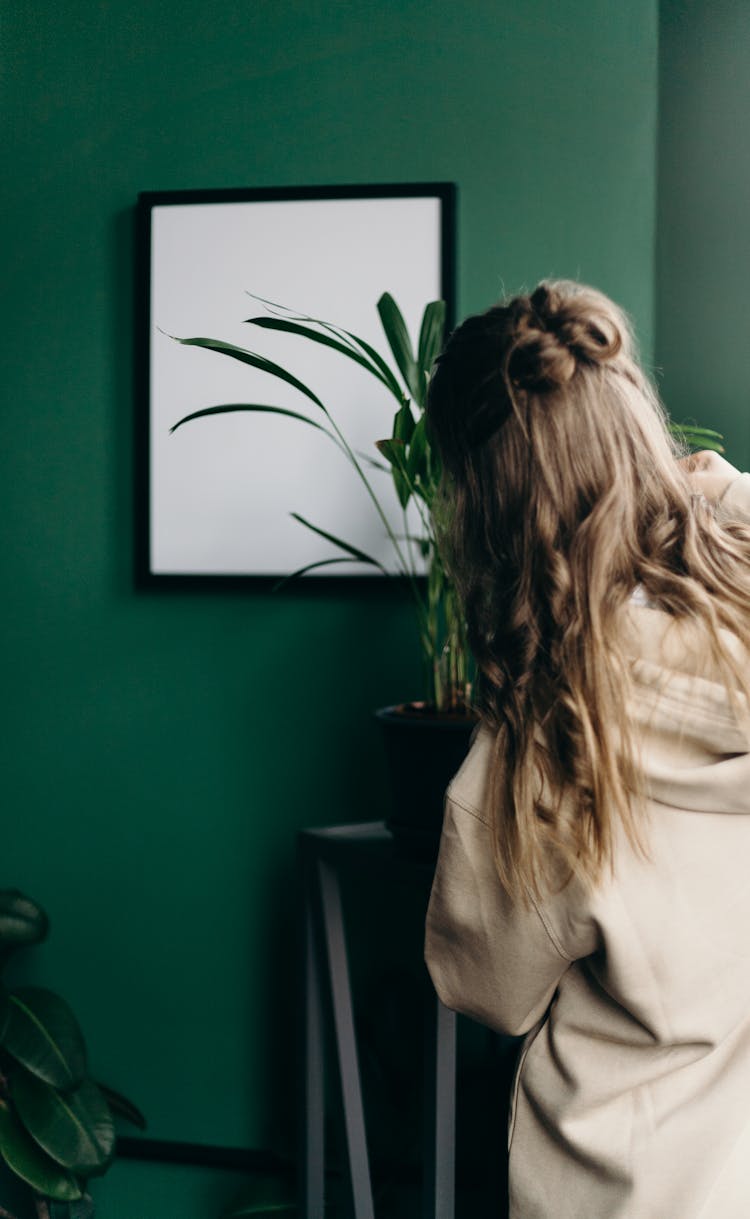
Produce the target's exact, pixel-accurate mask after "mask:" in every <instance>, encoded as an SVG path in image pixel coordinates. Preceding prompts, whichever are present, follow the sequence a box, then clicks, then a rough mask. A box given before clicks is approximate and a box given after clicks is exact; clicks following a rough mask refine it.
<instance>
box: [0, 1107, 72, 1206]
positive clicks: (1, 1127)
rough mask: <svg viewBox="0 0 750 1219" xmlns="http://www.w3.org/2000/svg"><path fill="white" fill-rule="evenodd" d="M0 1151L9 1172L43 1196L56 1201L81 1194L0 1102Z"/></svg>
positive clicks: (65, 1172) (66, 1173)
mask: <svg viewBox="0 0 750 1219" xmlns="http://www.w3.org/2000/svg"><path fill="white" fill-rule="evenodd" d="M0 1154H2V1157H3V1159H4V1160H5V1163H6V1164H7V1165H8V1168H10V1169H11V1171H12V1172H14V1173H15V1174H16V1176H17V1177H20V1178H21V1180H22V1181H25V1182H26V1184H27V1185H30V1186H31V1187H32V1189H35V1190H36V1191H37V1193H39V1194H42V1195H43V1197H45V1198H55V1199H57V1200H58V1201H60V1202H75V1201H77V1200H78V1199H79V1198H82V1197H83V1190H82V1189H81V1185H80V1183H79V1182H78V1181H77V1180H76V1178H75V1176H74V1174H73V1173H72V1172H68V1171H66V1170H65V1169H64V1168H61V1167H60V1165H59V1164H56V1163H55V1161H54V1160H52V1159H50V1157H49V1156H48V1155H46V1154H45V1152H44V1151H43V1150H42V1148H41V1147H40V1146H39V1145H38V1144H37V1143H36V1142H35V1141H34V1139H33V1138H32V1137H31V1135H30V1134H29V1133H28V1132H27V1131H26V1130H24V1128H23V1126H22V1125H21V1123H20V1121H19V1120H18V1117H17V1116H16V1114H15V1113H13V1111H12V1110H11V1108H10V1106H9V1105H7V1104H5V1103H4V1102H0Z"/></svg>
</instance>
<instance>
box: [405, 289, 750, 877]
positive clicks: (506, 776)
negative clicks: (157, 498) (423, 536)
mask: <svg viewBox="0 0 750 1219" xmlns="http://www.w3.org/2000/svg"><path fill="white" fill-rule="evenodd" d="M427 417H428V428H429V430H430V435H431V438H432V440H433V441H434V442H435V444H436V445H437V449H438V452H439V453H440V456H441V459H442V462H443V468H444V479H443V494H442V501H443V503H442V507H443V512H442V514H441V515H442V516H443V517H444V518H445V521H446V522H447V523H446V525H445V528H444V535H445V536H444V543H445V546H446V552H447V556H448V562H449V566H450V568H451V571H452V575H453V577H454V579H455V581H456V584H457V587H458V589H459V592H460V595H461V597H462V600H463V604H464V607H465V612H466V618H467V627H468V633H469V641H470V645H471V648H472V651H473V653H474V656H475V659H476V661H477V665H478V669H479V674H480V680H479V708H480V711H481V714H482V716H483V718H484V720H485V721H486V723H487V724H488V725H489V726H490V727H491V728H492V730H493V732H494V736H495V746H494V753H493V762H492V768H491V775H490V778H491V783H490V791H491V797H492V811H493V820H494V841H495V861H496V866H497V871H498V875H499V877H500V880H501V882H502V884H503V885H504V887H505V888H506V890H507V891H508V892H509V893H511V894H513V895H516V896H521V897H523V898H524V900H525V895H526V894H527V893H528V892H529V891H530V892H532V893H535V894H537V895H539V894H540V893H541V892H542V891H543V890H544V888H546V887H547V886H548V884H549V883H550V876H551V860H552V859H553V858H554V859H555V860H557V861H558V863H559V861H560V859H562V860H563V862H564V864H565V865H566V866H565V869H564V873H565V875H568V876H569V875H570V874H571V872H575V873H576V874H578V875H580V876H581V877H582V878H584V879H585V880H588V881H591V882H594V881H596V880H597V879H598V878H599V877H600V875H601V873H602V871H603V869H604V868H605V867H606V866H607V865H609V864H611V863H612V857H613V845H614V840H615V831H616V828H617V820H618V819H619V822H620V823H621V825H622V827H623V828H624V830H625V832H626V834H627V836H628V838H629V839H630V840H631V842H632V843H633V844H634V845H635V846H636V847H642V837H641V834H640V829H641V822H640V818H639V813H638V808H639V803H640V801H639V795H640V794H642V792H641V789H642V778H641V773H640V770H639V765H638V758H637V752H636V747H635V737H634V732H633V729H632V726H631V724H630V722H629V718H628V713H627V707H628V701H629V698H630V695H631V693H632V689H633V680H632V676H631V672H630V665H629V663H628V660H627V657H626V655H625V654H624V652H623V647H622V642H621V634H622V632H621V627H622V622H623V611H624V610H625V608H626V607H627V604H628V602H629V599H630V597H631V595H632V593H633V591H634V589H635V588H636V587H637V586H639V585H640V586H641V587H642V588H643V590H644V591H645V593H646V595H647V596H648V597H649V598H650V599H651V600H652V601H653V602H654V603H656V605H657V606H658V607H659V608H661V609H663V610H665V611H666V612H667V613H668V614H669V615H671V616H672V617H673V618H674V619H675V620H690V621H691V622H693V623H694V624H695V625H696V626H697V627H698V629H699V635H700V638H701V639H702V641H703V642H704V644H705V646H706V648H707V649H708V654H709V655H710V657H711V658H712V660H713V661H714V662H715V666H716V668H717V670H718V672H719V674H720V677H721V680H723V681H724V682H725V684H726V685H727V687H728V688H729V689H730V691H740V692H742V693H744V694H746V695H750V682H749V680H748V676H747V674H746V673H745V672H744V671H743V668H742V666H741V665H740V663H739V661H738V660H737V659H736V657H735V656H734V655H733V653H732V651H731V649H730V648H728V647H727V645H726V642H725V641H724V640H723V639H722V636H721V633H720V632H721V630H722V628H724V629H727V630H729V631H730V632H732V634H734V635H735V636H737V637H738V638H739V639H740V641H741V642H742V643H744V644H745V645H746V646H750V528H748V527H746V526H743V525H742V524H741V523H739V522H729V521H727V522H725V523H722V522H721V521H720V520H719V519H718V518H717V513H716V510H715V508H713V507H712V506H711V505H709V504H708V502H707V501H706V500H705V499H704V498H703V497H701V496H699V495H696V494H694V493H692V491H691V487H690V485H689V482H688V479H687V476H686V474H685V472H684V471H683V470H682V468H681V467H680V466H679V465H678V464H677V462H676V458H677V457H679V456H681V455H682V453H681V451H680V449H679V448H678V446H677V445H676V444H675V442H674V441H673V440H672V438H671V435H670V433H669V431H668V429H667V427H666V421H665V416H664V413H663V411H662V408H661V406H660V404H659V402H658V399H657V396H656V393H655V391H654V390H653V388H652V386H651V385H650V384H649V382H648V380H647V378H646V377H645V375H644V373H643V372H642V370H641V368H640V366H639V363H638V360H637V357H636V354H635V350H634V344H633V339H632V335H631V331H630V327H629V324H628V321H627V318H626V316H625V314H624V313H623V312H622V311H621V310H620V309H619V308H618V307H617V306H616V305H614V304H613V302H612V301H610V300H609V299H608V298H607V297H606V296H604V295H603V294H602V293H600V292H598V291H596V290H594V289H593V288H588V287H584V286H582V285H579V284H575V283H571V282H568V281H556V282H555V281H551V282H545V283H542V284H540V286H539V287H538V288H537V289H536V290H535V291H534V292H533V293H531V294H530V295H522V296H517V297H515V298H513V299H511V300H509V301H507V302H505V303H502V304H499V305H495V306H493V307H492V308H491V309H489V310H487V312H486V313H483V314H481V315H478V316H475V317H470V318H469V319H468V320H467V321H466V322H464V323H463V325H461V326H460V327H459V328H458V329H457V330H456V331H454V333H453V334H452V335H451V337H450V339H449V340H448V343H447V345H446V348H445V350H444V352H443V354H442V355H441V357H440V358H439V360H438V363H437V365H436V368H435V371H434V373H433V377H432V381H431V385H430V392H429V398H428V405H427ZM571 810H572V814H571ZM551 848H552V849H551Z"/></svg>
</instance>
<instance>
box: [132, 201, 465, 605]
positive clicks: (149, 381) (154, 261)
mask: <svg viewBox="0 0 750 1219" xmlns="http://www.w3.org/2000/svg"><path fill="white" fill-rule="evenodd" d="M390 201H394V203H393V204H391V202H390ZM398 201H426V203H427V204H429V205H430V207H432V208H433V209H434V210H433V211H431V212H430V215H433V214H435V215H436V216H437V231H436V236H435V234H432V235H431V237H430V244H429V251H431V250H432V248H433V247H434V248H435V255H434V257H435V272H434V273H435V277H436V278H435V283H436V285H437V288H438V293H437V294H438V295H439V296H440V297H442V299H444V300H445V302H446V310H447V326H448V329H450V328H451V327H452V326H453V325H454V324H455V290H456V283H455V266H456V187H455V184H454V183H450V182H422V183H389V184H378V185H349V186H306V187H294V188H291V187H287V188H278V189H276V188H270V187H263V188H247V189H245V188H236V189H234V188H233V189H220V190H190V191H187V190H186V191H144V192H142V193H141V194H140V195H139V196H138V202H137V209H136V253H137V268H136V275H137V285H136V348H137V350H136V361H137V363H136V396H137V402H136V416H135V418H136V492H135V494H136V504H135V508H136V513H135V517H136V519H135V528H136V544H135V577H136V582H137V584H138V586H140V587H154V586H155V587H159V588H162V589H163V588H166V587H174V588H190V587H192V588H201V587H203V588H209V587H210V588H213V589H216V588H217V587H230V586H231V587H237V588H247V587H248V586H251V585H252V586H259V587H264V586H269V587H270V586H272V585H273V584H275V583H276V582H277V581H278V579H280V578H283V577H284V576H286V575H288V574H289V571H290V570H292V569H293V568H292V567H291V566H290V563H289V562H287V561H286V560H285V559H284V558H283V557H281V558H280V559H279V562H278V569H277V570H273V571H268V570H257V571H256V570H242V571H238V570H231V571H226V570H221V571H215V570H211V571H209V570H203V569H200V568H198V569H196V568H195V566H190V565H188V564H186V566H185V569H184V570H180V569H179V561H178V565H177V568H175V567H174V566H173V567H172V568H170V569H169V570H166V569H165V567H164V562H163V560H162V559H160V554H161V552H160V551H159V548H158V546H156V545H155V538H157V536H159V535H158V521H159V512H160V511H161V508H160V504H161V503H162V502H163V500H164V493H163V492H162V491H161V485H162V484H160V482H159V479H160V477H161V474H162V470H161V468H160V465H159V461H160V458H159V455H158V454H159V451H169V450H160V446H162V444H163V443H164V442H163V440H162V437H163V436H166V435H167V433H168V431H169V428H168V427H166V426H164V425H163V424H162V423H161V422H160V423H159V432H158V436H157V441H158V443H157V444H155V443H154V429H155V416H154V411H155V409H156V406H159V409H161V405H160V403H158V402H156V399H157V398H158V393H159V392H162V391H159V390H158V385H161V384H162V382H158V385H157V391H158V392H156V393H155V389H154V387H155V384H156V382H155V368H156V369H157V373H158V375H159V376H162V374H161V372H160V371H159V369H158V361H157V359H156V357H155V355H154V351H155V347H156V345H157V343H159V344H161V345H162V346H161V350H165V345H166V346H168V345H169V344H170V343H171V342H172V339H171V337H170V336H171V334H177V330H174V331H172V330H171V329H170V327H171V325H172V319H171V317H169V316H167V317H161V316H159V317H156V316H154V313H155V301H157V300H162V299H163V298H164V296H163V294H162V295H160V293H159V286H160V284H163V283H164V282H165V281H166V280H167V279H169V277H170V267H172V266H180V267H182V264H183V261H184V260H183V259H182V258H177V256H176V253H175V251H179V250H180V249H181V248H182V247H181V246H180V241H181V240H183V238H182V237H181V236H180V233H181V230H180V224H181V223H182V220H181V217H184V218H187V219H188V220H189V221H190V223H195V224H196V225H197V229H198V231H202V228H201V225H202V224H203V222H204V218H205V217H206V216H207V215H208V213H207V212H206V210H205V209H211V212H210V218H211V219H210V224H209V226H208V227H209V228H210V226H211V225H213V223H214V220H215V221H217V222H219V221H222V220H226V218H228V217H229V218H231V220H232V223H235V221H236V218H237V217H238V216H245V215H246V216H247V218H248V221H250V220H251V219H252V217H260V216H261V215H262V216H263V217H264V223H267V217H268V216H272V215H274V211H273V205H278V208H279V210H278V212H277V213H276V214H278V215H279V216H281V217H282V218H283V217H286V216H288V215H290V214H291V213H290V212H289V209H288V208H287V209H285V208H284V205H288V204H295V205H305V204H313V205H315V204H320V203H326V202H328V203H335V204H337V205H339V204H340V205H346V204H353V205H354V207H353V208H351V209H349V214H351V215H353V216H361V215H362V214H363V212H362V210H361V208H359V207H358V205H360V204H362V203H363V202H364V203H365V204H366V205H367V206H368V207H369V206H370V204H371V205H372V207H374V208H377V213H376V214H377V215H378V216H385V215H386V213H388V219H387V222H388V223H397V217H398V215H399V211H398ZM237 204H240V205H244V207H243V208H242V209H237V208H234V207H230V208H229V209H227V207H226V205H237ZM172 209H182V211H181V212H179V213H178V212H177V211H175V210H172ZM222 209H224V210H222ZM261 209H263V210H262V211H261ZM389 209H390V210H389ZM325 213H326V209H325V208H323V209H320V208H319V209H317V211H314V210H313V209H310V208H307V209H303V210H299V211H297V212H296V213H295V214H296V215H300V216H305V215H306V216H308V217H311V216H318V217H319V216H321V215H324V214H325ZM331 214H332V215H333V216H339V215H344V214H346V213H345V212H343V213H340V212H339V211H338V208H337V210H336V211H335V212H331ZM368 214H370V215H372V214H373V213H372V212H369V213H368ZM403 214H404V215H408V216H411V215H412V214H413V215H414V216H415V217H416V216H418V215H419V209H418V208H417V209H415V208H413V207H412V208H411V209H409V207H408V204H407V209H406V210H405V211H404V213H403ZM178 221H179V223H178ZM159 226H161V227H159ZM170 226H172V229H174V232H172V231H171V230H170ZM226 228H227V226H226V224H224V225H223V226H222V227H221V232H222V234H224V232H225V231H226ZM188 231H189V230H186V232H188ZM243 231H244V230H243ZM280 231H281V232H282V233H283V228H282V230H280ZM302 231H303V233H304V232H306V229H305V227H304V225H303V229H302ZM162 232H165V233H167V234H168V235H169V236H168V238H167V237H163V236H162V235H161V234H162ZM333 244H334V243H332V256H333V254H335V253H336V251H335V250H333ZM209 245H210V241H208V242H206V243H204V244H202V245H201V250H202V251H204V252H205V248H207V247H208V246H209ZM383 245H387V242H384V241H381V246H383ZM342 249H344V250H345V249H346V247H345V244H343V245H342ZM429 251H428V254H426V255H424V256H423V257H424V258H426V259H429V258H432V254H431V253H430V252H429ZM189 252H190V251H189V250H186V254H187V253H189ZM285 257H286V252H285ZM342 257H348V258H349V265H351V251H350V252H349V254H348V255H347V254H346V253H345V254H344V255H342ZM160 259H161V261H160ZM208 261H210V260H208ZM290 261H291V260H290V259H288V258H287V262H290ZM403 261H404V260H402V262H403ZM415 261H417V260H416V258H415ZM328 265H329V263H328V262H327V263H326V266H327V267H328ZM165 268H166V269H165ZM181 274H182V272H181ZM342 274H343V275H344V277H346V274H347V272H346V270H345V269H344V270H343V271H342ZM178 279H179V277H178ZM384 279H385V280H386V281H387V279H388V272H387V271H385V272H384ZM180 282H182V283H183V284H184V275H183V279H182V280H181V281H180ZM191 282H192V281H191ZM245 286H246V285H243V289H244V287H245ZM263 286H264V287H265V289H266V292H267V293H268V296H269V297H270V299H272V300H278V299H279V294H278V293H276V294H274V292H273V290H271V291H270V292H269V291H268V286H267V284H265V283H264V285H263ZM194 287H195V293H196V299H198V298H201V292H203V291H204V290H203V287H202V284H201V279H200V274H199V273H198V272H197V271H196V275H195V278H194ZM379 290H380V291H386V290H387V291H392V290H393V285H392V284H390V283H388V282H382V284H381V287H380V289H379ZM170 292H172V293H173V294H174V293H177V295H178V298H179V301H183V300H184V299H185V297H186V294H185V292H184V290H183V291H180V288H179V283H178V284H177V286H171V287H170ZM266 292H264V293H261V294H259V295H265V294H266ZM188 295H189V294H188ZM208 295H209V293H207V292H204V295H203V297H202V298H201V299H202V300H203V301H205V299H207V297H208ZM394 296H396V299H397V300H398V292H396V291H394ZM431 298H434V297H430V296H428V297H426V298H425V299H424V300H423V301H422V307H423V305H424V304H426V303H427V299H431ZM281 300H282V303H283V304H290V305H292V306H293V307H295V308H296V307H299V308H301V309H302V310H303V311H304V312H308V313H311V314H313V315H315V316H318V313H317V312H316V310H315V309H314V308H310V309H308V308H307V307H306V301H300V300H299V299H297V300H291V301H285V300H283V293H282V294H281ZM244 301H245V303H244V307H245V308H248V307H249V306H250V307H251V311H252V302H249V301H248V299H247V298H244ZM375 304H376V298H375V299H372V301H371V305H372V313H373V317H374V319H375V323H377V314H376V310H375ZM255 311H256V312H257V311H258V307H257V306H255ZM405 312H406V310H405ZM348 313H349V310H348V308H347V307H343V308H340V309H339V311H338V316H335V315H333V316H332V315H331V314H330V311H329V313H328V315H327V316H328V317H329V318H330V320H332V321H334V322H337V323H340V324H341V325H344V326H347V328H351V329H356V327H355V326H350V325H349V324H348ZM342 314H343V316H342ZM323 316H326V315H325V314H324V315H323ZM243 320H244V319H243ZM408 320H409V319H408V318H407V321H408ZM188 329H190V330H191V331H192V333H193V334H195V333H197V330H196V329H195V328H192V327H188ZM359 332H361V330H360V331H359ZM263 334H264V337H265V334H266V332H263ZM180 337H186V336H185V335H184V334H180ZM212 337H216V338H226V337H227V336H226V335H225V334H216V335H213V336H212ZM365 337H368V336H365ZM414 337H416V336H414ZM233 341H234V340H233ZM246 343H247V345H248V346H252V345H253V344H252V343H251V341H250V336H248V339H246ZM255 346H256V347H258V349H260V347H259V345H258V344H257V343H256V344H255ZM309 346H311V347H312V346H313V345H312V344H310V345H309ZM380 347H381V350H382V351H383V353H384V354H386V352H387V348H386V346H385V343H384V340H382V338H381V342H380ZM174 350H175V351H176V352H179V353H180V354H184V355H186V356H188V355H189V356H191V357H192V356H195V355H200V356H201V357H205V358H208V359H209V360H213V361H215V362H216V363H215V364H214V365H213V366H212V368H216V369H217V371H218V366H219V365H222V364H226V365H229V364H234V363H235V362H234V361H226V360H222V358H221V357H219V356H216V355H215V353H210V352H197V350H196V349H195V348H187V347H182V346H180V345H179V344H174ZM169 358H170V359H171V358H172V357H171V356H170V357H169ZM279 362H283V361H279ZM341 363H344V364H346V363H348V362H347V361H341ZM240 367H241V366H240ZM245 371H246V370H245ZM355 371H356V370H355ZM212 375H213V374H212ZM260 375H261V376H263V374H260ZM363 375H365V376H366V374H363ZM167 379H168V378H167ZM269 380H270V379H269V378H266V383H267V384H268V381H269ZM265 392H266V394H267V395H268V396H267V397H266V398H265V399H264V400H266V401H269V402H275V401H277V400H278V393H277V391H276V390H275V389H274V386H273V385H269V386H268V388H267V390H266V391H265ZM271 395H274V396H271ZM163 396H164V394H163V392H162V398H163ZM225 400H226V399H225V398H222V397H221V395H220V394H219V396H218V397H216V398H214V401H215V402H218V401H225ZM232 400H236V399H232ZM256 400H257V399H256ZM202 404H203V405H210V402H209V401H205V402H203V403H202ZM187 405H188V403H187V402H186V406H187ZM299 405H300V403H299V401H298V402H296V403H295V406H296V407H299ZM178 413H180V412H178ZM187 413H189V411H188V410H187V409H185V410H184V411H181V414H182V415H184V414H187ZM228 418H235V419H236V418H238V416H223V417H222V422H223V421H224V420H226V419H228ZM244 418H245V419H246V421H247V422H250V420H248V418H247V416H244ZM255 419H257V416H253V420H255ZM169 422H170V425H171V422H176V418H174V417H173V416H170V419H169ZM214 422H218V421H207V420H201V421H198V422H196V423H195V424H190V425H188V426H186V427H185V428H182V429H180V431H179V432H177V433H175V436H174V439H176V438H177V437H178V436H182V435H183V434H186V433H188V432H189V431H190V430H191V429H194V428H198V427H208V428H210V427H212V425H213V423H214ZM290 426H291V429H296V432H297V433H306V432H308V431H312V429H307V428H302V427H298V426H297V425H296V424H295V423H294V422H291V424H290ZM389 428H390V420H388V421H387V422H386V421H385V420H384V423H383V433H382V434H383V435H388V434H390V431H389ZM289 435H290V443H293V445H294V448H295V452H296V451H297V447H298V445H299V444H300V443H301V442H302V439H303V438H302V436H301V435H295V436H294V437H292V436H291V432H290V433H289ZM203 436H204V437H206V436H208V432H204V433H203ZM374 439H376V437H373V440H374ZM234 451H235V452H236V445H235V449H234ZM374 455H375V456H377V454H374ZM215 464H216V463H215ZM216 468H217V469H218V467H216ZM269 468H273V463H269ZM218 477H219V475H218V474H217V478H218ZM294 506H295V505H294V504H293V503H290V504H289V511H291V510H292V509H293V508H294ZM163 515H164V514H163V512H162V519H163ZM299 528H300V529H301V527H299ZM341 532H342V533H343V534H345V530H344V529H343V528H342V530H341ZM186 533H187V534H189V533H190V531H189V529H187V527H186ZM190 536H192V535H190ZM350 540H351V541H353V542H355V544H356V539H355V538H351V539H350ZM313 542H314V539H313ZM189 544H190V540H189V539H188V545H189ZM163 549H164V548H163V547H162V551H163ZM319 551H320V547H318V553H316V554H315V557H323V556H322V555H321V554H320V553H319ZM310 553H311V554H313V550H311V552H310ZM331 571H332V574H326V575H310V576H306V577H305V583H306V585H309V584H314V585H315V586H319V587H322V586H324V585H325V586H330V582H331V580H340V579H342V578H344V579H347V580H349V581H356V582H357V583H360V582H362V581H372V580H378V579H382V578H383V577H382V576H379V575H377V574H374V575H373V574H365V573H364V572H362V573H359V574H347V573H346V571H345V570H344V571H341V570H340V569H337V568H335V567H334V568H332V569H331Z"/></svg>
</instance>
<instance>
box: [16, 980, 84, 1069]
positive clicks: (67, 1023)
mask: <svg viewBox="0 0 750 1219" xmlns="http://www.w3.org/2000/svg"><path fill="white" fill-rule="evenodd" d="M0 1019H2V1028H1V1029H0V1046H2V1048H3V1049H4V1050H6V1051H7V1052H8V1053H9V1054H10V1055H11V1056H12V1057H13V1058H15V1060H16V1062H20V1063H21V1064H22V1065H23V1066H24V1067H26V1069H27V1071H30V1072H31V1074H32V1075H36V1076H38V1078H39V1079H42V1080H45V1081H46V1082H47V1083H49V1084H52V1085H53V1087H56V1088H72V1087H75V1086H76V1084H78V1083H80V1081H81V1080H82V1079H83V1076H84V1075H85V1073H86V1045H85V1042H84V1040H83V1033H82V1032H81V1029H80V1027H79V1025H78V1021H77V1020H76V1018H75V1016H74V1015H73V1013H72V1011H71V1010H70V1008H69V1007H68V1005H67V1003H66V1002H65V1000H64V999H61V998H60V996H59V995H56V994H54V992H53V991H51V990H45V989H44V988H43V987H41V986H26V987H23V988H21V989H19V990H16V991H14V992H12V993H11V994H9V995H7V996H6V997H5V1002H4V1003H3V1004H2V1007H1V1009H0Z"/></svg>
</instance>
